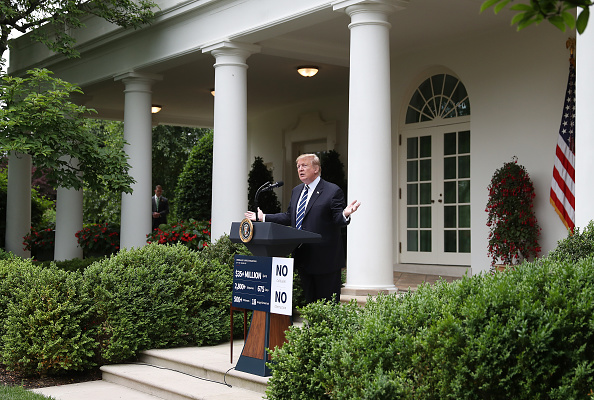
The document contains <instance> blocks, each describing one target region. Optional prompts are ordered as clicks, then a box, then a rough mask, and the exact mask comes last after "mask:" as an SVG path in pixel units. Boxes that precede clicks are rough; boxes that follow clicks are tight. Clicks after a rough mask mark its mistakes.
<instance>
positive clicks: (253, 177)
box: [248, 157, 280, 214]
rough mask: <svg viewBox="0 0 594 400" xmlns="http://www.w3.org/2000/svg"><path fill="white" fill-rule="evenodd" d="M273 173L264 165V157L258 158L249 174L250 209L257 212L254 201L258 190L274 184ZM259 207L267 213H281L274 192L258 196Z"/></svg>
mask: <svg viewBox="0 0 594 400" xmlns="http://www.w3.org/2000/svg"><path fill="white" fill-rule="evenodd" d="M273 181H274V178H273V176H272V172H271V171H270V170H269V169H268V168H267V167H266V165H264V160H263V159H262V157H256V158H255V160H254V163H253V164H252V169H251V170H250V172H249V174H248V208H249V209H250V210H253V211H256V206H255V204H254V200H255V197H256V192H257V191H258V189H259V188H260V187H261V186H262V185H263V184H264V183H266V182H270V183H273ZM258 207H259V208H260V209H261V210H262V211H263V212H264V213H265V214H267V213H268V214H271V213H278V212H280V202H279V201H278V198H277V197H276V193H275V192H274V190H269V191H266V192H260V194H259V196H258Z"/></svg>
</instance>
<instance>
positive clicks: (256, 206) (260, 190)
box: [254, 182, 271, 222]
mask: <svg viewBox="0 0 594 400" xmlns="http://www.w3.org/2000/svg"><path fill="white" fill-rule="evenodd" d="M270 185H271V183H270V182H266V183H264V184H263V185H262V186H260V188H258V190H256V195H255V196H254V207H255V209H256V210H255V212H256V222H258V197H259V196H260V192H262V191H264V190H266V188H267V187H268V186H270Z"/></svg>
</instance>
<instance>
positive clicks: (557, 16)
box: [481, 0, 592, 34]
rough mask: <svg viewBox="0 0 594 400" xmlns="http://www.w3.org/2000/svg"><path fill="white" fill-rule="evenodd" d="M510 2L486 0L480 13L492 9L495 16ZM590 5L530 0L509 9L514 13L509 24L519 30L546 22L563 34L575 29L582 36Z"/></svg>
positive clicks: (576, 1) (585, 0)
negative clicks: (576, 16) (567, 30)
mask: <svg viewBox="0 0 594 400" xmlns="http://www.w3.org/2000/svg"><path fill="white" fill-rule="evenodd" d="M511 2H512V0H486V1H483V4H482V5H481V12H483V11H485V10H486V9H488V8H491V7H493V10H494V11H495V14H498V13H499V12H500V11H501V10H503V9H504V8H505V7H506V6H507V5H508V4H510V3H511ZM591 5H592V1H591V0H531V1H530V2H529V4H524V3H516V4H514V5H513V6H511V7H510V9H511V10H512V11H516V14H515V15H514V16H513V18H512V20H511V24H512V25H517V26H518V30H521V29H524V28H526V27H527V26H530V25H532V24H536V25H538V24H539V23H541V22H542V21H544V20H547V21H549V22H550V23H551V24H553V25H554V26H556V27H557V28H558V29H560V30H562V31H564V32H565V30H566V29H567V28H569V29H570V30H573V29H577V31H578V33H580V34H582V33H584V31H585V30H586V26H587V25H588V19H589V18H590V6H591ZM576 8H581V11H580V13H579V15H578V18H577V20H576V18H575V17H574V15H575V11H574V9H576Z"/></svg>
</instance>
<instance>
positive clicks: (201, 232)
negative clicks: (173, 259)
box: [146, 219, 210, 250]
mask: <svg viewBox="0 0 594 400" xmlns="http://www.w3.org/2000/svg"><path fill="white" fill-rule="evenodd" d="M146 241H147V243H158V244H175V243H181V244H183V245H185V246H187V247H189V248H190V249H192V250H202V249H203V248H205V247H207V246H208V244H209V243H210V221H196V220H193V219H189V220H188V221H180V222H174V223H171V224H162V225H161V226H159V228H155V229H154V230H153V231H152V232H151V233H149V234H148V235H147V240H146Z"/></svg>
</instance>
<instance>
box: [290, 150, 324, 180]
mask: <svg viewBox="0 0 594 400" xmlns="http://www.w3.org/2000/svg"><path fill="white" fill-rule="evenodd" d="M304 158H311V165H312V166H314V165H315V166H317V167H318V172H319V174H321V173H322V163H321V162H320V157H318V156H317V155H315V154H313V153H311V154H301V155H300V156H299V157H297V159H296V160H295V163H297V164H299V160H302V159H304ZM319 174H318V175H319Z"/></svg>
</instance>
